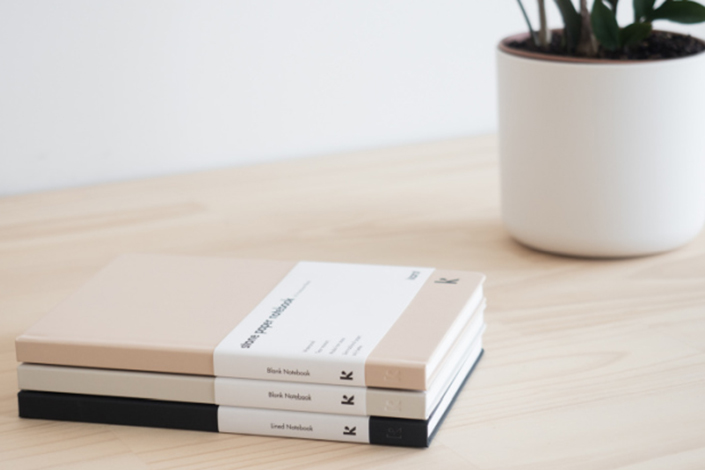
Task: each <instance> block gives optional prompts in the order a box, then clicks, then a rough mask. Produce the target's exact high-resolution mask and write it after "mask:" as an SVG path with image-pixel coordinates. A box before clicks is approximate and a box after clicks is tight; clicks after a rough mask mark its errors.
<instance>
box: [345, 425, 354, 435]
mask: <svg viewBox="0 0 705 470" xmlns="http://www.w3.org/2000/svg"><path fill="white" fill-rule="evenodd" d="M343 434H344V435H346V436H357V426H353V427H352V428H350V427H348V426H345V431H343Z"/></svg>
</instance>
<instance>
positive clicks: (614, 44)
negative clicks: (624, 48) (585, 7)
mask: <svg viewBox="0 0 705 470" xmlns="http://www.w3.org/2000/svg"><path fill="white" fill-rule="evenodd" d="M590 23H592V31H593V33H594V34H595V37H596V38H597V40H598V41H599V42H600V44H602V47H604V48H605V49H609V50H614V49H617V48H618V47H620V46H621V45H622V43H621V41H620V39H619V25H618V24H617V18H616V16H615V14H614V12H613V11H612V10H610V9H609V8H607V5H605V4H604V3H602V0H595V3H593V5H592V14H591V15H590Z"/></svg>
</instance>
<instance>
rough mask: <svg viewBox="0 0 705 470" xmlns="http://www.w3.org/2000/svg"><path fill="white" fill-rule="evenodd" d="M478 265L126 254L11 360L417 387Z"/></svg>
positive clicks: (451, 337) (465, 316)
mask: <svg viewBox="0 0 705 470" xmlns="http://www.w3.org/2000/svg"><path fill="white" fill-rule="evenodd" d="M483 280H484V276H483V275H481V274H478V273H472V272H465V271H450V270H440V269H433V268H424V267H402V266H375V265H355V264H342V263H317V262H298V263H297V262H280V261H262V260H241V259H231V258H200V257H188V256H166V255H144V254H134V255H124V256H122V257H120V258H118V259H116V260H115V261H113V262H112V263H111V264H109V265H108V266H107V267H105V268H104V269H103V270H101V271H100V272H98V273H97V274H96V275H95V276H94V277H93V278H92V279H90V280H89V281H88V283H87V284H86V285H84V286H83V287H82V288H81V289H79V290H78V291H77V292H76V293H75V294H73V295H72V296H70V297H69V298H68V299H66V300H65V301H64V302H63V303H61V304H60V305H59V306H57V307H56V308H55V309H53V310H52V311H51V312H49V314H48V315H47V316H46V317H44V318H43V319H42V320H40V321H39V322H38V323H37V324H35V325H34V326H32V327H31V328H30V329H29V330H27V331H26V332H25V333H24V334H22V335H21V336H20V337H18V338H17V342H16V347H17V359H18V360H19V361H20V362H27V363H39V364H54V365H65V366H80V367H95V368H108V369H126V370H138V371H152V372H170V373H180V374H196V375H207V376H220V377H235V378H245V379H264V380H278V381H295V382H307V383H321V384H336V385H347V386H369V387H383V388H400V389H410V390H426V389H427V386H428V384H429V383H430V381H431V378H432V377H433V375H434V373H435V372H436V370H437V368H438V366H439V364H440V363H441V362H442V360H443V358H444V356H445V355H446V353H447V352H448V350H449V349H450V348H451V346H452V344H453V343H454V341H455V340H456V338H457V337H458V335H459V334H460V332H461V330H462V329H463V327H464V326H465V324H466V323H467V322H468V321H469V319H470V318H471V316H472V314H473V312H474V311H475V310H476V309H477V307H478V306H479V305H480V304H481V302H482V300H483V294H482V282H483Z"/></svg>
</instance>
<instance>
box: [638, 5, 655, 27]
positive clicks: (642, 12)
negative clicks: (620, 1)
mask: <svg viewBox="0 0 705 470" xmlns="http://www.w3.org/2000/svg"><path fill="white" fill-rule="evenodd" d="M654 3H656V0H634V22H635V23H636V22H637V21H640V20H641V19H642V18H649V17H650V16H651V14H652V13H653V11H654Z"/></svg>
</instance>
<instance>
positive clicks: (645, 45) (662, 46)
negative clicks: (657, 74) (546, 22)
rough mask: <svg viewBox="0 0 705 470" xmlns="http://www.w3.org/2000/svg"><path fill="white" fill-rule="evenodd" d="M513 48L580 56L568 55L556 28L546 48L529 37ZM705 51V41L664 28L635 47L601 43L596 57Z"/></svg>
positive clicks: (671, 55) (647, 57)
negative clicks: (611, 46) (608, 47)
mask: <svg viewBox="0 0 705 470" xmlns="http://www.w3.org/2000/svg"><path fill="white" fill-rule="evenodd" d="M507 46H509V47H510V48H513V49H519V50H523V51H528V52H537V53H540V54H551V55H557V56H571V57H579V56H577V55H576V54H569V53H568V51H567V50H566V48H565V47H564V46H563V32H562V31H554V32H553V34H552V37H551V44H549V46H548V47H547V48H545V49H544V48H542V47H539V46H536V45H535V44H534V42H533V41H532V40H531V39H530V38H529V39H525V40H523V41H512V42H510V43H509V44H507ZM702 51H705V42H703V41H701V40H700V39H696V38H694V37H692V36H690V35H688V36H686V35H683V34H677V33H668V32H665V31H654V32H653V33H651V35H650V36H649V37H647V38H646V39H645V40H644V41H642V42H641V43H639V44H636V45H634V46H631V47H628V48H624V49H619V50H615V51H608V50H606V49H605V48H603V47H602V46H600V49H599V51H598V53H597V57H591V58H594V59H608V60H658V59H676V58H679V57H687V56H689V55H694V54H698V53H700V52H702Z"/></svg>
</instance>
